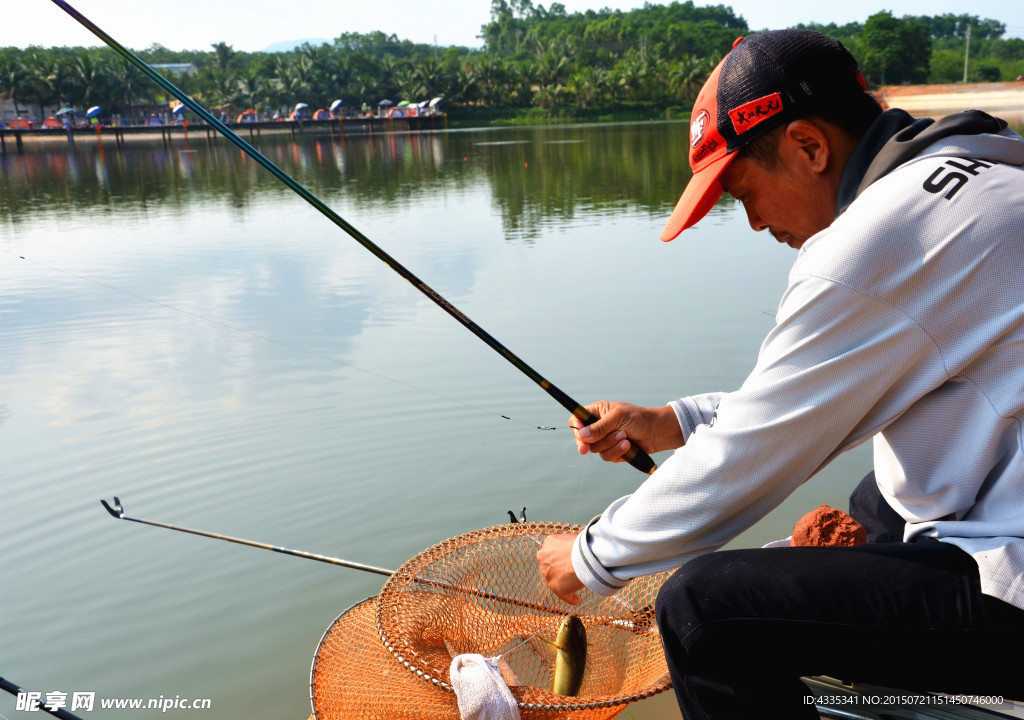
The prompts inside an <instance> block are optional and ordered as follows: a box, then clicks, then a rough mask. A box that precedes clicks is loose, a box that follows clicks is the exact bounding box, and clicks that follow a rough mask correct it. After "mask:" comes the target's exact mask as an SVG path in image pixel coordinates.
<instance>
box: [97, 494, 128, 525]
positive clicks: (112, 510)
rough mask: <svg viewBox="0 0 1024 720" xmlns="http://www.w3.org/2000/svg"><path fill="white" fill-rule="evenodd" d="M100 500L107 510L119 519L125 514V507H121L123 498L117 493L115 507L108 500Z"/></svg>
mask: <svg viewBox="0 0 1024 720" xmlns="http://www.w3.org/2000/svg"><path fill="white" fill-rule="evenodd" d="M100 502H101V503H102V504H103V507H105V508H106V509H107V512H108V513H110V514H111V515H113V516H114V517H115V518H117V519H118V520H120V519H121V518H122V517H123V516H124V508H122V507H121V498H119V497H118V496H117V495H115V496H114V507H110V505H109V504H108V503H107V501H106V500H102V499H101V500H100Z"/></svg>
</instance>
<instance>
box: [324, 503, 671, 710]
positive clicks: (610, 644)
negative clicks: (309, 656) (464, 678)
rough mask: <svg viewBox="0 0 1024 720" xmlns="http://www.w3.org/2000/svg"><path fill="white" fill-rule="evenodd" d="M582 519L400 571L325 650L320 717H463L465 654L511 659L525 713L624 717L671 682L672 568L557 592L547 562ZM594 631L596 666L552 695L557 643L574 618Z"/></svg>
mask: <svg viewBox="0 0 1024 720" xmlns="http://www.w3.org/2000/svg"><path fill="white" fill-rule="evenodd" d="M580 530H581V528H580V527H579V526H578V525H564V524H554V523H515V524H507V525H498V526H495V527H492V528H487V529H484V530H478V531H475V532H471V533H467V534H465V535H460V536H458V537H455V538H451V539H449V540H446V541H444V542H442V543H440V544H438V545H435V546H434V547H432V548H430V549H428V550H426V551H424V552H422V553H420V554H419V555H417V556H416V557H414V558H413V559H412V560H410V561H409V562H407V563H406V564H405V565H403V566H402V567H401V568H399V569H398V570H397V571H396V572H395V573H394V575H392V576H391V577H390V578H389V579H388V581H387V582H386V583H385V585H384V587H383V588H382V589H381V592H380V594H379V595H378V596H377V597H376V598H368V599H367V600H364V601H363V602H361V603H358V604H356V605H354V606H353V607H351V608H349V609H348V610H346V611H345V612H344V613H342V614H341V615H340V616H339V617H338V618H337V619H336V620H335V621H334V623H333V624H332V625H331V626H330V627H329V628H328V629H327V631H326V632H325V633H324V637H323V639H322V640H321V641H320V645H319V646H318V647H317V651H316V654H315V656H314V658H313V667H312V671H311V674H310V691H311V701H312V705H313V715H314V716H315V717H316V718H317V720H341V719H342V718H344V719H345V720H348V719H350V718H366V719H367V720H371V719H372V720H376V719H378V718H379V719H380V720H384V719H385V718H387V719H389V720H390V719H392V718H415V719H420V718H422V719H424V720H427V719H429V720H444V719H447V718H450V719H451V720H458V718H459V709H458V702H457V699H456V696H455V692H454V690H453V689H452V687H451V684H450V681H449V676H448V668H449V666H450V665H451V661H452V658H453V657H455V656H456V655H459V654H461V653H479V654H481V655H483V656H484V657H493V656H495V655H501V656H503V657H504V659H505V661H506V662H507V663H508V665H509V667H510V668H511V670H512V672H513V673H514V675H515V682H514V683H510V689H511V691H512V694H513V696H514V697H515V698H516V700H517V702H518V704H519V708H520V716H521V718H522V719H523V720H556V718H578V719H579V720H583V719H584V718H586V719H588V720H589V719H591V718H593V719H595V720H596V719H598V718H612V717H614V716H615V715H617V714H618V713H619V712H621V711H622V709H623V708H624V707H625V706H626V705H628V704H629V703H632V702H636V701H638V700H641V699H643V698H645V697H649V696H651V695H655V694H657V693H659V692H662V691H664V690H666V689H668V688H669V687H670V683H669V678H668V670H667V667H666V665H665V658H664V653H663V652H662V645H661V638H660V636H659V635H658V630H657V625H656V624H655V622H654V599H655V596H656V595H657V592H658V588H659V587H661V584H662V583H663V582H664V581H665V579H666V578H667V575H668V574H667V573H661V574H658V575H651V576H646V577H641V578H637V579H635V580H633V581H632V582H630V583H629V584H628V585H627V586H626V587H625V588H623V589H622V590H620V591H619V592H618V593H617V594H616V595H615V596H613V597H601V596H598V595H595V594H593V593H591V592H590V591H588V590H584V591H582V592H581V597H582V600H583V602H582V604H581V605H579V606H575V607H573V606H571V605H568V604H567V603H563V602H562V601H560V600H559V599H558V598H556V597H555V596H554V595H553V594H552V593H551V591H550V590H549V589H548V587H547V586H546V585H545V584H544V582H543V580H542V579H541V577H540V574H539V572H538V570H537V561H536V557H535V556H536V553H537V550H538V548H539V543H540V542H542V541H543V540H544V538H545V537H546V536H547V535H550V534H556V533H574V534H575V533H578V532H579V531H580ZM570 613H571V614H574V615H577V616H578V617H579V618H580V619H581V620H582V621H583V624H584V626H585V627H586V631H587V645H588V647H587V658H586V671H585V673H584V676H583V685H582V687H581V688H580V691H579V694H578V696H576V697H565V696H562V695H555V694H554V693H552V692H551V687H552V680H553V673H554V668H555V661H554V659H555V650H554V649H553V648H552V647H551V646H550V645H549V644H548V643H546V642H544V641H543V640H542V639H541V638H546V639H547V640H551V641H553V640H554V639H555V633H556V631H557V629H558V626H559V624H560V623H561V621H562V619H563V618H564V617H565V616H566V615H567V614H570Z"/></svg>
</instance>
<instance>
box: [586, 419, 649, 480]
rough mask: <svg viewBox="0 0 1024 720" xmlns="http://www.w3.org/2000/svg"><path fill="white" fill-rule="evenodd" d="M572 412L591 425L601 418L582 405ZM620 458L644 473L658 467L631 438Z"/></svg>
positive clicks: (647, 473)
mask: <svg viewBox="0 0 1024 720" xmlns="http://www.w3.org/2000/svg"><path fill="white" fill-rule="evenodd" d="M572 414H573V415H575V416H576V417H578V418H579V419H580V420H582V421H583V424H584V425H593V424H594V423H595V422H597V421H598V420H600V419H601V418H599V417H598V416H597V415H595V414H594V413H592V412H590V411H589V410H587V409H586V408H585V407H583V406H582V405H580V406H578V407H577V408H576V409H575V410H573V411H572ZM622 459H623V460H625V461H626V462H628V463H629V464H630V465H632V466H633V467H635V468H636V469H637V470H639V471H640V472H642V473H644V474H645V475H653V474H654V471H655V470H657V469H658V466H657V465H656V464H655V462H654V460H652V459H651V456H650V455H648V454H647V453H645V452H644V451H643V450H641V449H640V446H639V445H637V444H636V443H635V442H633V441H632V440H630V441H629V450H627V451H626V454H625V455H623V456H622Z"/></svg>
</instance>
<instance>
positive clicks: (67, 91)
mask: <svg viewBox="0 0 1024 720" xmlns="http://www.w3.org/2000/svg"><path fill="white" fill-rule="evenodd" d="M478 1H479V0H478ZM489 1H490V9H491V13H490V20H489V22H488V23H487V24H486V25H484V26H483V27H482V28H481V34H480V38H481V39H482V41H483V43H484V47H483V48H482V49H470V48H465V47H443V48H439V47H435V46H433V45H425V44H421V43H413V42H411V41H408V40H402V39H400V38H398V37H396V36H395V35H393V34H392V35H388V34H386V33H384V32H380V31H378V32H371V33H352V32H344V33H341V34H340V35H338V36H337V37H336V38H334V40H333V41H331V42H330V43H324V44H321V45H318V46H312V45H310V44H305V45H302V46H300V47H298V48H295V49H294V50H291V51H287V52H277V53H246V52H241V51H237V50H235V49H234V48H233V47H232V46H231V45H230V44H228V43H226V42H219V43H216V44H214V45H211V46H210V47H209V48H208V49H205V50H170V49H168V48H166V47H164V46H162V45H156V44H154V45H151V46H150V47H148V48H146V49H145V50H140V51H138V54H139V55H140V57H142V59H143V60H145V61H146V62H148V63H151V64H159V63H191V64H193V65H195V66H196V68H197V69H198V72H197V73H196V74H194V75H176V76H175V77H174V78H173V81H174V82H175V83H176V84H178V85H179V86H180V87H181V88H182V89H183V90H185V91H186V92H188V93H189V94H191V95H193V96H194V97H195V98H196V99H197V100H199V101H200V102H202V103H203V104H205V105H207V106H211V107H218V108H219V107H226V106H229V105H230V106H231V108H232V111H231V114H232V115H234V114H235V113H236V112H238V111H240V110H241V109H244V108H249V107H252V108H255V109H256V110H258V111H260V112H262V113H266V114H267V115H269V114H271V113H273V112H274V111H279V112H281V113H282V114H285V115H286V114H287V113H288V112H289V111H290V109H291V108H292V107H293V106H294V105H295V103H297V102H305V103H308V104H309V105H310V106H311V108H314V109H315V108H317V107H329V106H330V104H331V103H333V102H334V101H335V100H338V99H341V100H343V101H344V103H345V105H346V106H347V107H349V108H359V107H361V106H362V105H363V104H364V103H366V104H367V105H368V106H370V107H374V108H375V107H376V106H377V103H378V102H379V101H381V100H383V99H385V98H386V99H388V100H391V101H393V102H398V101H399V100H403V99H404V100H410V101H413V102H415V101H421V100H429V99H431V98H433V97H438V96H442V97H444V98H445V100H446V103H447V105H446V108H447V109H448V110H449V111H450V114H451V116H452V117H453V119H458V120H465V121H472V122H481V121H483V122H486V121H488V120H494V121H498V120H499V119H500V120H501V121H503V122H510V121H513V120H514V119H515V118H517V117H521V118H522V120H521V121H522V122H543V121H559V120H563V121H566V120H578V119H584V118H597V117H603V116H607V115H609V114H612V113H616V114H623V115H628V116H630V117H668V116H671V117H678V116H679V115H680V114H684V113H685V112H687V111H688V109H689V108H690V107H691V106H692V103H693V100H694V98H695V97H696V95H697V92H698V91H699V90H700V88H701V86H702V85H703V83H704V81H705V79H706V78H707V76H708V74H709V73H710V72H711V70H712V69H713V68H714V66H715V65H716V64H717V63H718V61H719V60H720V59H721V58H722V57H723V56H724V55H725V53H727V52H728V51H729V49H730V48H731V46H732V43H733V41H734V40H735V38H736V37H738V36H741V35H744V34H747V33H748V32H749V28H748V27H747V23H746V21H745V20H744V19H743V18H742V17H741V16H738V15H736V14H735V13H734V12H733V10H732V8H731V7H728V6H726V5H708V6H697V5H695V4H694V3H693V2H692V1H691V0H687V1H686V2H670V3H667V4H657V5H655V4H652V3H646V4H645V5H644V6H643V7H642V8H637V9H633V10H626V11H624V10H611V9H603V10H588V11H586V12H574V13H569V12H567V11H566V9H565V6H564V5H562V4H561V3H557V2H556V3H552V4H551V5H550V7H548V8H545V7H544V6H543V5H540V4H536V5H535V4H534V3H533V0H489ZM798 27H803V28H809V29H813V30H817V31H819V32H823V33H825V34H826V35H830V36H832V37H835V38H838V39H839V40H841V41H842V42H843V44H844V45H846V47H847V48H849V49H850V51H851V52H852V53H853V54H854V56H855V57H856V58H857V59H858V61H859V62H860V63H861V66H862V68H863V69H864V73H865V76H866V77H867V78H868V80H869V82H872V83H878V84H881V83H900V82H915V83H916V82H956V81H959V80H961V79H962V78H963V66H964V48H965V45H966V36H967V32H968V28H970V43H971V46H970V52H971V58H970V63H969V74H968V79H970V80H997V79H1002V80H1012V79H1014V78H1016V77H1017V76H1018V75H1020V74H1021V73H1022V72H1024V40H1020V39H1019V38H1011V39H1009V40H1004V39H1002V36H1003V35H1004V34H1005V31H1006V28H1005V25H1003V24H1002V23H1000V22H998V21H995V20H990V19H981V18H978V17H976V16H973V15H953V14H946V15H939V16H935V17H928V16H921V17H911V16H904V17H902V18H897V17H895V16H894V15H893V14H892V13H890V12H880V13H877V14H875V15H872V16H871V17H869V18H867V19H866V20H865V22H863V23H859V22H852V23H847V24H845V25H835V24H829V25H813V24H809V25H799V26H798ZM0 94H2V95H4V96H5V97H8V98H10V99H11V100H13V101H14V103H15V104H16V106H17V109H18V110H23V109H26V108H39V112H42V109H43V108H44V107H47V108H53V107H56V106H58V105H64V104H70V105H74V106H75V107H77V108H80V109H84V107H86V106H88V105H90V104H98V105H102V106H103V107H104V109H105V111H106V112H109V113H120V114H122V115H127V116H132V115H133V114H135V109H136V108H138V107H140V106H145V105H147V104H151V103H157V102H161V101H166V100H167V98H165V97H163V91H161V90H160V89H159V88H157V87H155V86H154V85H153V83H152V82H150V81H149V80H148V79H146V78H145V77H144V76H143V75H142V74H141V73H140V72H139V71H138V70H136V69H135V68H134V67H132V66H131V65H129V64H127V63H125V62H124V61H123V60H122V59H121V58H120V57H118V56H117V55H116V53H114V52H113V51H112V50H110V49H108V48H46V49H44V48H38V47H34V48H28V49H24V50H21V49H17V48H0Z"/></svg>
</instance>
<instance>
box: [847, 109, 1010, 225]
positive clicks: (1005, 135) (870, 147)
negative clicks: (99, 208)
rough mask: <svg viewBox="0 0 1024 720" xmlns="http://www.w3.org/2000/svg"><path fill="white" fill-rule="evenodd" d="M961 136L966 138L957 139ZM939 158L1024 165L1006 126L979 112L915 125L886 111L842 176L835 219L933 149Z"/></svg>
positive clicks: (902, 113) (905, 115) (898, 112)
mask: <svg viewBox="0 0 1024 720" xmlns="http://www.w3.org/2000/svg"><path fill="white" fill-rule="evenodd" d="M959 136H967V137H959ZM947 138H948V139H949V142H947V143H942V144H941V145H940V146H939V148H940V149H941V154H943V155H949V156H952V157H974V158H985V159H989V160H996V161H999V162H1004V163H1008V164H1011V165H1024V143H1022V142H1021V138H1020V136H1019V135H1017V134H1016V133H1014V132H1013V131H1012V130H1008V129H1007V125H1006V121H1005V120H1002V119H1000V118H997V117H993V116H992V115H989V114H988V113H985V112H982V111H980V110H965V111H964V112H959V113H955V114H953V115H947V116H946V117H943V118H940V119H939V120H932V119H930V118H922V119H919V120H915V119H914V118H913V117H911V116H910V115H909V114H908V113H906V112H905V111H903V110H887V111H885V112H883V113H882V114H881V115H879V116H878V119H877V120H875V122H874V123H872V124H871V126H870V127H869V128H868V131H867V132H866V133H865V134H864V137H863V138H861V141H860V143H859V144H858V145H857V148H856V149H855V150H854V151H853V154H852V155H850V158H849V160H848V161H847V163H846V167H845V168H844V170H843V177H842V180H841V181H840V185H839V197H838V200H837V202H836V216H837V217H838V216H839V215H841V214H842V213H843V212H844V211H845V210H846V208H847V207H849V205H850V203H852V202H853V201H854V200H856V199H857V197H858V196H859V195H860V194H861V193H862V192H864V190H866V189H867V188H868V186H870V185H871V184H872V183H873V182H875V181H876V180H879V179H880V178H882V177H885V176H886V175H887V174H889V173H890V172H892V171H893V170H895V169H896V168H897V167H899V166H900V165H903V164H904V163H906V162H908V161H909V160H911V159H912V158H914V157H916V156H918V155H922V154H924V151H925V150H926V149H928V148H929V147H931V146H932V145H935V144H936V143H939V141H941V140H946V139H947Z"/></svg>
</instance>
